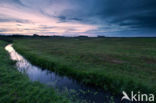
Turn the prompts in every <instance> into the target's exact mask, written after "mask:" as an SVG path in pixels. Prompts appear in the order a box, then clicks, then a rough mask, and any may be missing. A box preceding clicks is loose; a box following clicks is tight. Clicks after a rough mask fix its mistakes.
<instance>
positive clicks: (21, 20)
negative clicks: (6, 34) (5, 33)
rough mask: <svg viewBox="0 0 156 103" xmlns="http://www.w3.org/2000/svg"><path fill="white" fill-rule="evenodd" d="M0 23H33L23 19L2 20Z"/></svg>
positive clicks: (0, 19)
mask: <svg viewBox="0 0 156 103" xmlns="http://www.w3.org/2000/svg"><path fill="white" fill-rule="evenodd" d="M0 22H17V23H31V21H28V20H23V19H14V18H8V19H4V18H0Z"/></svg>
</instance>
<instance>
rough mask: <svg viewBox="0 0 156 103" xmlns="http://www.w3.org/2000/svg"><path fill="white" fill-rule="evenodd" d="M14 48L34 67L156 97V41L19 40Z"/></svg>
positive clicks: (151, 39)
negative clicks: (148, 93)
mask: <svg viewBox="0 0 156 103" xmlns="http://www.w3.org/2000/svg"><path fill="white" fill-rule="evenodd" d="M13 46H14V47H15V49H16V50H17V52H19V53H20V54H22V55H23V56H24V57H25V58H27V59H28V60H30V62H31V63H33V64H35V65H39V66H41V67H44V68H48V69H50V70H53V71H56V72H58V73H59V74H62V75H67V76H69V77H72V78H75V79H76V80H78V81H80V82H83V83H85V84H90V85H94V86H95V88H103V89H104V90H109V91H112V93H114V94H116V93H121V91H123V90H125V91H127V92H128V91H132V90H133V91H135V90H139V91H141V92H145V93H147V92H150V93H155V94H156V38H59V37H54V38H40V37H37V38H16V39H14V43H13ZM38 88H40V87H38Z"/></svg>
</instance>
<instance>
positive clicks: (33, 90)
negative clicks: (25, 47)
mask: <svg viewBox="0 0 156 103" xmlns="http://www.w3.org/2000/svg"><path fill="white" fill-rule="evenodd" d="M6 45H7V43H6V42H3V41H0V102H1V103H70V101H69V100H67V99H66V98H65V97H63V96H62V95H61V94H58V93H56V92H55V91H54V89H53V88H47V87H46V86H43V85H41V84H40V83H37V82H31V81H29V79H28V78H27V77H26V76H25V75H23V74H21V73H20V72H18V70H17V69H16V68H15V66H14V64H15V62H13V61H11V60H10V59H9V55H8V53H7V51H5V50H4V47H5V46H6Z"/></svg>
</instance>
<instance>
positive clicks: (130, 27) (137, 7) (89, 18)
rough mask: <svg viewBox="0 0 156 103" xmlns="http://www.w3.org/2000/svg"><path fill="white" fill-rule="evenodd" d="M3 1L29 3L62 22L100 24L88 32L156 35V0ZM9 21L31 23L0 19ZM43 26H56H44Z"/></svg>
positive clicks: (0, 20)
mask: <svg viewBox="0 0 156 103" xmlns="http://www.w3.org/2000/svg"><path fill="white" fill-rule="evenodd" d="M2 1H3V2H4V1H5V2H10V3H13V2H14V3H16V4H18V5H21V6H25V5H29V9H32V11H33V9H34V8H33V7H35V10H38V11H39V12H40V13H41V14H42V15H45V16H48V17H51V18H54V17H55V18H57V19H58V20H59V23H60V22H73V21H77V22H80V23H82V24H89V25H96V26H99V28H98V29H97V30H90V31H88V33H95V34H96V33H97V34H98V33H100V34H102V33H103V34H105V33H108V34H113V35H115V34H116V35H119V34H120V33H124V35H126V34H125V33H127V34H129V35H130V34H132V35H134V34H135V35H139V34H140V35H142V34H145V35H150V34H152V35H155V36H156V0H1V1H0V3H1V2H2ZM46 6H47V7H46ZM51 7H55V8H51ZM47 9H49V10H47ZM9 21H16V22H19V23H22V22H28V21H25V20H20V19H19V20H13V19H0V22H9ZM40 28H41V29H51V28H54V27H48V26H46V25H45V26H41V27H40ZM69 30H70V29H69ZM126 30H127V32H126ZM71 31H74V29H71ZM137 33H138V34H137ZM122 36H123V35H122Z"/></svg>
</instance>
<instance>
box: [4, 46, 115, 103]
mask: <svg viewBox="0 0 156 103" xmlns="http://www.w3.org/2000/svg"><path fill="white" fill-rule="evenodd" d="M5 49H6V50H7V51H8V52H9V54H10V56H11V59H12V60H16V61H17V63H16V66H17V68H18V70H19V72H22V73H25V74H26V75H27V76H28V77H29V78H30V80H32V81H39V82H40V83H43V84H46V85H48V86H52V87H53V88H57V89H58V90H60V91H63V90H65V89H64V88H66V89H67V90H68V91H70V90H74V91H75V92H74V93H73V92H72V93H71V94H72V95H76V96H77V97H78V98H79V99H80V100H85V101H87V103H104V102H106V103H108V102H109V101H110V98H111V96H110V94H109V93H104V92H103V91H97V90H95V89H93V88H92V87H89V86H85V85H82V84H80V83H78V82H77V81H75V80H73V79H71V78H68V77H66V76H59V75H57V74H56V73H54V72H52V71H49V70H47V69H41V68H40V67H37V66H34V65H32V64H31V63H29V62H28V61H27V60H26V59H25V58H24V57H22V56H21V55H20V54H18V53H17V52H16V51H15V50H14V48H13V47H12V44H9V45H7V46H6V47H5ZM69 94H70V93H69ZM115 102H117V103H118V100H115Z"/></svg>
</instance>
